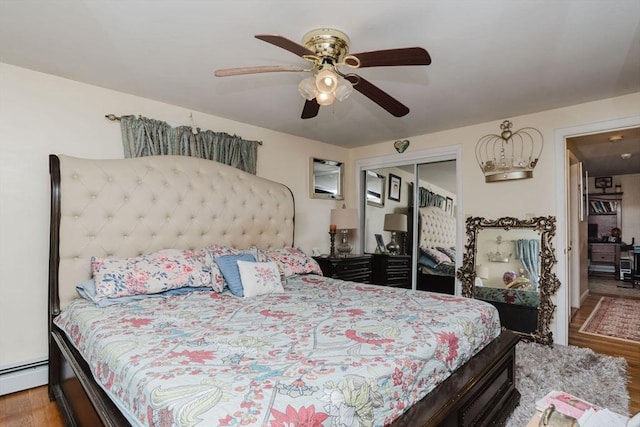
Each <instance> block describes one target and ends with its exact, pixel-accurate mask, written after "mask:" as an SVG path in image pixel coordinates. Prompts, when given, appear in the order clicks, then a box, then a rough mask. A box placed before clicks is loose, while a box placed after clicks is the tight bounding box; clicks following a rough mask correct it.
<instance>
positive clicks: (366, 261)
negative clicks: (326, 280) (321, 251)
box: [314, 255, 371, 283]
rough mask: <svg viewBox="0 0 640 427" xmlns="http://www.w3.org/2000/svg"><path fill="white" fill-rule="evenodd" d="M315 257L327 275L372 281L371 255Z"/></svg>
mask: <svg viewBox="0 0 640 427" xmlns="http://www.w3.org/2000/svg"><path fill="white" fill-rule="evenodd" d="M314 259H315V260H316V261H317V262H318V264H319V265H320V268H321V269H322V274H324V275H325V276H326V277H331V278H334V279H341V280H347V281H350V282H360V283H371V255H352V256H350V257H347V258H326V257H325V258H322V257H314Z"/></svg>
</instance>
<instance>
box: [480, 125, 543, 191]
mask: <svg viewBox="0 0 640 427" xmlns="http://www.w3.org/2000/svg"><path fill="white" fill-rule="evenodd" d="M511 126H512V124H511V122H510V121H509V120H505V121H504V122H502V124H501V125H500V129H501V130H502V133H500V135H495V134H490V135H485V136H483V137H482V138H480V140H479V141H478V142H477V144H476V159H477V161H478V165H480V169H482V172H483V173H484V177H485V182H496V181H507V180H510V179H524V178H533V168H534V167H535V166H536V164H537V163H538V158H540V155H541V154H542V145H543V143H544V138H543V137H542V134H541V133H540V131H539V130H537V129H534V128H530V127H527V128H522V129H520V130H518V131H516V132H511Z"/></svg>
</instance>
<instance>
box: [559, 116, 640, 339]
mask: <svg viewBox="0 0 640 427" xmlns="http://www.w3.org/2000/svg"><path fill="white" fill-rule="evenodd" d="M637 126H640V116H632V117H624V118H620V119H613V120H606V121H602V122H595V123H587V124H583V125H579V126H573V127H569V128H561V129H556V131H555V138H554V139H555V158H556V218H557V219H558V220H557V221H556V224H557V228H556V231H557V236H558V237H557V239H556V241H557V254H558V263H557V264H556V276H557V277H558V279H559V280H560V283H562V284H563V285H562V286H560V289H558V292H557V293H556V295H555V300H556V301H555V304H556V306H557V307H558V310H557V313H558V314H561V313H562V314H563V315H562V316H558V317H557V318H556V319H555V320H556V325H557V327H556V337H555V338H554V341H555V343H557V344H562V345H567V344H568V342H569V323H570V321H569V319H570V317H571V301H570V299H569V288H568V286H569V284H568V283H569V282H568V278H569V270H568V269H569V268H570V265H571V264H570V263H569V260H568V257H569V254H568V244H569V240H568V237H567V236H568V233H569V232H570V230H571V227H570V225H569V224H570V221H572V220H573V218H571V217H570V215H569V207H568V203H569V200H568V197H567V194H568V191H569V189H568V188H567V182H568V178H569V170H568V168H567V166H566V165H567V163H568V158H567V138H572V137H576V136H583V135H591V134H595V133H602V132H610V131H614V130H618V129H625V128H630V127H637ZM573 274H576V272H573ZM574 291H575V290H574Z"/></svg>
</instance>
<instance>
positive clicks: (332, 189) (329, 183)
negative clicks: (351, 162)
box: [309, 158, 344, 200]
mask: <svg viewBox="0 0 640 427" xmlns="http://www.w3.org/2000/svg"><path fill="white" fill-rule="evenodd" d="M309 170H310V172H311V173H310V175H311V176H310V178H309V182H310V187H311V188H310V197H311V198H313V199H334V200H342V199H343V198H344V197H343V194H342V181H343V175H344V163H342V162H336V161H333V160H326V159H316V158H311V164H310V166H309Z"/></svg>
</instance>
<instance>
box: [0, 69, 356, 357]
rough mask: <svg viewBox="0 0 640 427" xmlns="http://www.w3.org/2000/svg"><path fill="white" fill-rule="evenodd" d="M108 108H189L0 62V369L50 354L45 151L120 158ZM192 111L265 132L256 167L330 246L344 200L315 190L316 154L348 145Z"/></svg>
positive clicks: (215, 125) (232, 127)
mask: <svg viewBox="0 0 640 427" xmlns="http://www.w3.org/2000/svg"><path fill="white" fill-rule="evenodd" d="M108 113H114V114H116V115H126V114H136V115H143V116H147V117H152V118H155V119H159V120H165V121H167V122H169V123H170V124H172V125H185V124H189V123H190V122H189V114H190V113H191V111H190V110H186V109H184V108H180V107H177V106H173V105H168V104H163V103H161V102H156V101H152V100H149V99H144V98H140V97H135V96H131V95H128V94H124V93H119V92H115V91H111V90H107V89H103V88H99V87H96V86H90V85H86V84H82V83H78V82H74V81H71V80H66V79H62V78H58V77H53V76H50V75H46V74H42V73H37V72H33V71H29V70H26V69H22V68H18V67H14V66H10V65H6V64H2V63H0V135H2V150H1V152H0V278H1V279H0V280H1V282H0V370H1V369H3V368H5V367H8V366H12V365H19V364H22V363H25V362H31V361H34V360H41V359H45V358H46V357H47V291H48V289H47V279H48V254H49V247H48V245H49V170H48V155H49V154H50V153H55V154H66V155H72V156H78V157H88V158H121V157H123V149H122V142H121V137H120V126H119V123H118V122H111V121H109V120H107V119H105V117H104V115H105V114H108ZM193 118H194V120H195V122H196V124H197V125H198V126H199V127H200V128H202V129H211V130H214V131H224V132H228V133H230V134H237V135H239V136H241V137H243V138H246V139H253V140H261V141H263V142H264V144H263V145H262V146H261V147H260V148H259V149H258V175H259V176H262V177H266V178H269V179H272V180H274V181H278V182H282V183H284V184H286V185H288V186H289V187H290V188H291V190H292V191H293V194H294V197H295V203H296V218H295V220H296V229H295V243H296V244H297V245H299V246H301V247H302V248H303V249H304V250H305V251H307V252H308V253H310V252H311V248H312V247H319V248H321V249H322V251H323V252H328V248H329V239H328V234H327V232H328V229H329V211H330V210H331V209H332V208H335V207H337V206H338V202H335V201H330V200H316V199H310V198H309V189H308V186H309V182H308V181H309V171H308V167H309V158H310V157H312V156H315V157H319V158H329V159H332V160H338V161H346V160H347V159H348V150H346V149H344V148H340V147H336V146H333V145H328V144H324V143H320V142H317V141H312V140H306V139H302V138H299V137H295V136H291V135H287V134H283V133H278V132H274V131H270V130H267V129H263V128H258V127H255V126H250V125H247V124H243V123H238V122H233V121H229V120H225V119H222V118H218V117H214V116H210V115H205V114H202V113H198V112H196V111H194V112H193ZM347 173H348V169H347Z"/></svg>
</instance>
